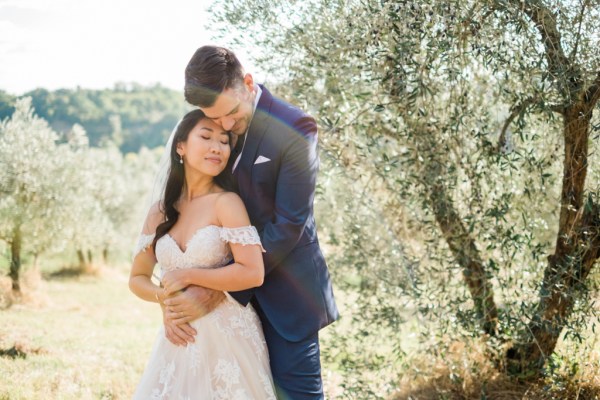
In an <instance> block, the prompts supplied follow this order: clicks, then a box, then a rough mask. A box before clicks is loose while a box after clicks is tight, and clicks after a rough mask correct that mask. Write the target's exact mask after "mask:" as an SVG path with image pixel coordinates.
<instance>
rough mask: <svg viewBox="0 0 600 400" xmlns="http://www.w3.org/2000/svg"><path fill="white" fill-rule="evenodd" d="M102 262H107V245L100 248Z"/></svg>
mask: <svg viewBox="0 0 600 400" xmlns="http://www.w3.org/2000/svg"><path fill="white" fill-rule="evenodd" d="M102 262H103V263H104V264H105V265H106V264H108V247H105V248H104V249H102Z"/></svg>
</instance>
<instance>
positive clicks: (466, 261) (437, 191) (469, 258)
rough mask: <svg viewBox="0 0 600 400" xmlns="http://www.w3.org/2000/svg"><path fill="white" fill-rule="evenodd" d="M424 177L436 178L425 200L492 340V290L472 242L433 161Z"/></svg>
mask: <svg viewBox="0 0 600 400" xmlns="http://www.w3.org/2000/svg"><path fill="white" fill-rule="evenodd" d="M426 164H427V165H426V168H427V170H428V171H427V176H429V177H436V178H435V179H434V180H433V182H428V183H429V184H430V187H429V188H428V192H429V200H430V202H431V205H432V208H433V212H434V215H435V219H436V222H437V223H438V225H439V227H440V230H441V231H442V233H443V235H444V238H445V239H446V242H447V243H448V246H449V247H450V250H451V251H452V254H453V255H454V258H455V259H456V262H458V264H459V265H460V266H461V268H462V272H463V278H464V280H465V283H466V284H467V287H468V288H469V292H470V293H471V297H472V299H473V302H474V303H475V312H476V314H477V318H478V319H479V323H480V326H481V328H482V329H483V331H484V332H485V333H486V334H488V335H490V336H495V335H496V333H497V325H498V310H497V308H496V304H495V302H494V290H493V288H492V284H491V283H490V281H489V279H488V276H487V274H486V272H485V268H484V266H483V261H482V259H481V255H480V254H479V250H478V249H477V246H476V245H475V240H474V239H473V238H472V237H471V235H470V234H469V232H468V230H467V229H466V227H465V226H464V225H463V224H462V222H461V218H460V215H459V214H458V211H457V210H456V208H455V207H454V201H453V199H452V197H451V196H450V194H449V193H448V189H447V188H446V186H445V185H444V182H443V177H444V175H443V173H442V171H441V166H440V165H439V163H438V162H437V161H435V160H428V161H426Z"/></svg>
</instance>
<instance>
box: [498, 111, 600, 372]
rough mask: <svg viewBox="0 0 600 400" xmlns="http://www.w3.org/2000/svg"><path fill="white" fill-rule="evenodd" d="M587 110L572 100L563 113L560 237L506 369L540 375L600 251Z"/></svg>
mask: <svg viewBox="0 0 600 400" xmlns="http://www.w3.org/2000/svg"><path fill="white" fill-rule="evenodd" d="M590 119H591V109H588V108H587V107H585V105H584V104H583V105H582V104H576V105H573V106H571V107H569V108H568V109H566V110H565V114H564V141H565V158H564V175H563V187H562V193H561V205H562V207H561V212H560V221H559V231H558V238H557V241H556V249H555V252H554V254H553V255H551V256H550V257H548V266H547V267H546V270H545V272H544V280H543V282H542V287H541V290H540V301H539V304H538V307H537V309H536V312H535V314H534V315H533V317H532V320H531V322H530V323H529V326H528V329H527V331H526V337H525V338H524V340H521V341H520V343H519V344H517V345H515V346H513V347H512V348H511V349H509V350H508V352H507V366H508V370H509V372H511V373H513V374H517V375H521V376H523V377H536V376H538V375H539V374H540V372H541V368H542V367H543V366H544V363H545V361H546V359H547V358H548V357H549V356H550V355H551V354H552V353H553V352H554V349H555V347H556V343H557V342H558V339H559V337H560V335H561V332H562V330H563V328H564V327H565V324H566V321H567V319H568V317H569V316H570V314H571V312H572V309H573V304H574V301H575V300H576V299H577V297H578V296H579V295H581V293H582V291H583V289H584V287H585V280H586V278H587V276H588V275H589V273H590V271H591V269H592V267H593V266H594V263H595V262H596V260H597V259H598V257H599V256H600V238H599V235H600V214H599V210H600V207H599V206H598V204H597V203H594V200H593V199H592V197H591V196H590V198H589V199H588V201H587V202H586V203H585V204H584V202H583V195H584V189H585V178H586V173H587V156H588V139H589V127H590Z"/></svg>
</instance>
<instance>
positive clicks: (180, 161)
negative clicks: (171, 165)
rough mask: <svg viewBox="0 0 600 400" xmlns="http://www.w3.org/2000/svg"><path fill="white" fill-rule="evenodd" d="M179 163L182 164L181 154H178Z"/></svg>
mask: <svg viewBox="0 0 600 400" xmlns="http://www.w3.org/2000/svg"><path fill="white" fill-rule="evenodd" d="M179 164H183V156H182V155H180V156H179Z"/></svg>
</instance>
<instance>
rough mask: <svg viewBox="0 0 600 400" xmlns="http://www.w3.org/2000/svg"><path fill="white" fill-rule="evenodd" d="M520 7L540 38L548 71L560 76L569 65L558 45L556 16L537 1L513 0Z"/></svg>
mask: <svg viewBox="0 0 600 400" xmlns="http://www.w3.org/2000/svg"><path fill="white" fill-rule="evenodd" d="M513 2H516V3H517V4H519V5H521V6H522V10H523V12H525V14H527V16H528V17H529V18H530V19H531V21H533V23H534V24H535V26H536V28H537V30H538V32H539V33H540V35H541V36H542V42H543V43H544V48H545V49H546V57H547V58H548V65H549V67H550V71H551V72H552V73H553V74H554V75H556V76H560V75H561V74H562V73H563V72H564V71H566V70H568V69H569V66H570V63H569V60H568V59H567V57H566V56H565V52H564V50H563V48H562V44H561V43H560V32H559V31H558V27H557V23H556V16H555V15H554V14H553V13H552V11H550V10H549V9H548V8H547V7H546V6H545V5H544V4H543V3H542V2H541V1H539V0H529V1H527V0H525V1H523V2H521V1H519V0H513Z"/></svg>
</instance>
